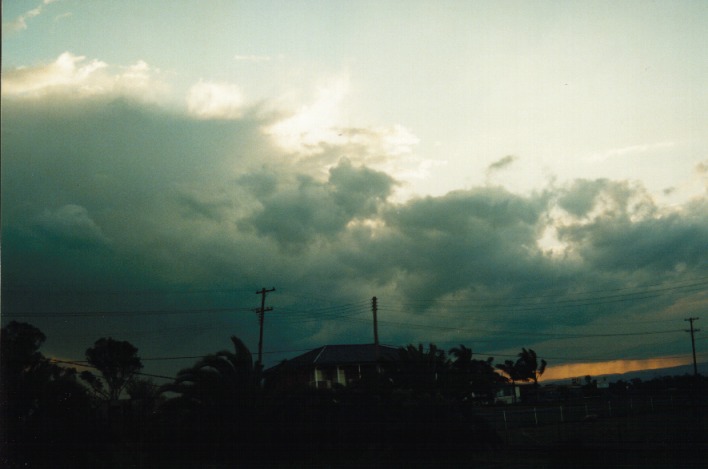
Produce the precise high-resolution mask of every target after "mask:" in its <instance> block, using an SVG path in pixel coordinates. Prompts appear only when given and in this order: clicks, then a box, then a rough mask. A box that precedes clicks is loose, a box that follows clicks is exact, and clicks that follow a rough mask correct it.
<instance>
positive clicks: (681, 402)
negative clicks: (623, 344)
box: [476, 395, 706, 435]
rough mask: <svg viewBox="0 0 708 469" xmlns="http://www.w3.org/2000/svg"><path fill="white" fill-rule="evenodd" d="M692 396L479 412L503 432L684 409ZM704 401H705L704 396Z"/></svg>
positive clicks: (609, 399) (627, 398)
mask: <svg viewBox="0 0 708 469" xmlns="http://www.w3.org/2000/svg"><path fill="white" fill-rule="evenodd" d="M691 405H692V402H691V398H690V397H688V396H677V395H658V396H653V395H637V396H623V397H595V398H586V399H582V400H574V401H564V402H558V403H539V404H537V405H509V406H495V407H485V408H480V409H479V410H478V411H477V412H476V413H477V415H479V416H481V417H483V418H485V419H486V420H487V421H488V422H489V423H491V424H492V425H493V426H494V428H495V429H496V430H497V432H498V433H499V434H500V435H504V434H507V433H508V432H509V431H512V430H517V429H525V428H530V427H543V426H549V425H559V424H566V423H572V422H583V421H594V420H598V419H607V418H612V417H626V416H631V415H640V414H648V413H661V412H672V411H677V410H679V409H681V410H685V409H686V408H687V407H689V406H691ZM701 405H702V406H705V405H706V399H705V396H704V397H703V398H702V399H701Z"/></svg>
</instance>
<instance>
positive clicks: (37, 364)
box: [0, 321, 91, 467]
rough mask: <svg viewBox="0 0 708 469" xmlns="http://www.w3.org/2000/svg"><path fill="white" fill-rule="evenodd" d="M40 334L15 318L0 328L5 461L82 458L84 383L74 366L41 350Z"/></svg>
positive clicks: (53, 463)
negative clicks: (58, 361) (56, 362)
mask: <svg viewBox="0 0 708 469" xmlns="http://www.w3.org/2000/svg"><path fill="white" fill-rule="evenodd" d="M44 340H45V335H44V334H43V333H42V332H41V331H40V330H39V329H37V328H36V327H34V326H32V325H30V324H27V323H20V322H16V321H12V322H10V323H9V324H7V325H6V326H5V327H3V328H2V332H1V334H0V462H2V463H5V464H6V465H7V466H8V467H14V466H17V467H67V466H68V467H76V466H79V465H85V464H86V462H87V459H88V454H87V453H86V452H85V451H84V447H83V445H85V444H89V443H90V438H91V436H90V435H89V434H88V432H89V426H88V408H89V405H88V403H89V400H88V395H87V392H86V388H85V387H84V386H82V385H81V384H80V383H79V382H78V381H77V380H76V370H75V369H73V368H64V367H61V366H59V365H57V364H55V363H52V361H51V360H48V359H47V358H45V357H44V355H42V353H41V352H40V351H39V348H40V346H41V345H42V343H43V342H44ZM59 455H61V456H60V459H59ZM0 465H1V464H0Z"/></svg>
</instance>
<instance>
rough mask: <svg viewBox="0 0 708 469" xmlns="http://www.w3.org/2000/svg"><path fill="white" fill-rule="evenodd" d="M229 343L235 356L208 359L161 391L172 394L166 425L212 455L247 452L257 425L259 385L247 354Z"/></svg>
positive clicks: (181, 373) (219, 354)
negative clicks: (255, 416)
mask: <svg viewBox="0 0 708 469" xmlns="http://www.w3.org/2000/svg"><path fill="white" fill-rule="evenodd" d="M231 342H232V343H233V346H234V352H231V351H228V350H222V351H219V352H217V353H215V354H211V355H207V356H205V357H204V358H202V359H200V360H199V361H197V362H196V363H195V364H194V365H193V366H192V367H190V368H185V369H183V370H180V371H179V373H178V374H177V377H176V378H175V381H174V382H173V383H170V384H167V385H164V386H162V387H161V392H162V393H165V395H168V396H169V395H173V394H176V396H174V397H171V398H169V399H168V400H167V401H166V402H165V404H164V405H163V406H162V415H163V418H164V419H165V421H166V422H170V423H169V425H170V426H175V425H176V426H178V427H179V428H180V429H181V435H180V436H181V437H182V438H183V439H184V438H186V439H187V440H188V441H187V442H186V443H188V444H189V445H193V446H196V447H201V448H211V450H212V451H215V452H216V453H215V454H217V453H218V454H222V453H230V452H234V451H240V450H243V449H245V448H249V445H248V442H249V441H250V438H251V436H252V433H253V431H254V428H253V427H254V422H255V421H256V419H255V418H254V412H255V411H256V408H257V405H256V403H255V397H256V396H257V393H258V383H257V377H256V370H255V368H254V366H253V359H252V356H251V352H250V351H249V350H248V348H247V347H246V345H245V344H244V343H243V342H242V341H241V340H240V339H239V338H237V337H231ZM170 431H171V430H170Z"/></svg>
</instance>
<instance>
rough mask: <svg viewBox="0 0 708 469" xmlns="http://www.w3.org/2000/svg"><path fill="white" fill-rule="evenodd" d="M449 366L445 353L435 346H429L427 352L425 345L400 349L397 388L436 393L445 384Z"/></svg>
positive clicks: (396, 375) (395, 380) (394, 376)
mask: <svg viewBox="0 0 708 469" xmlns="http://www.w3.org/2000/svg"><path fill="white" fill-rule="evenodd" d="M449 366H450V361H449V360H448V359H447V356H446V355H445V351H444V350H442V349H439V348H438V347H437V346H436V345H435V344H432V343H431V344H429V345H428V349H427V350H426V349H425V347H423V344H418V346H417V347H416V346H415V345H413V344H409V345H407V346H406V347H402V348H400V349H399V361H398V364H397V369H396V370H395V371H394V373H393V379H394V382H395V385H396V387H399V388H404V389H410V390H413V391H419V392H420V391H422V392H426V393H434V392H435V391H436V390H439V388H440V387H441V384H442V383H443V382H444V380H445V378H446V373H447V371H448V369H449Z"/></svg>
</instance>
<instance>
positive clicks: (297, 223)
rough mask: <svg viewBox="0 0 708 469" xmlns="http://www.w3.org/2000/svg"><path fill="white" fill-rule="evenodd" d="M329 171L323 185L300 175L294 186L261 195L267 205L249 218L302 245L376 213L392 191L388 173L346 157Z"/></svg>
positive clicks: (285, 242) (264, 230) (261, 230)
mask: <svg viewBox="0 0 708 469" xmlns="http://www.w3.org/2000/svg"><path fill="white" fill-rule="evenodd" d="M329 173H330V175H329V180H328V181H327V182H324V183H320V182H317V181H315V180H314V179H312V178H310V177H307V176H299V177H298V178H297V179H298V181H297V183H296V185H295V187H292V188H290V189H283V190H279V191H277V192H276V193H275V194H274V195H271V196H269V197H267V198H265V199H263V200H262V203H263V209H262V210H261V211H259V212H258V213H256V214H255V215H253V217H252V218H251V219H250V220H249V222H250V223H252V224H253V226H254V227H255V228H256V229H257V231H258V232H259V233H261V234H263V235H268V236H272V237H274V238H275V239H276V240H277V241H278V242H279V244H281V245H284V246H296V247H298V248H302V247H304V246H306V245H308V244H310V243H313V242H315V241H317V240H318V239H319V238H320V237H322V236H324V237H325V238H331V237H333V236H335V235H337V234H338V233H341V232H342V231H343V230H344V229H345V228H346V226H347V224H348V223H350V222H351V221H353V220H354V219H356V218H362V217H363V218H366V217H370V216H373V215H375V214H376V212H377V210H378V207H379V205H381V204H382V203H383V202H384V201H385V200H386V198H387V197H388V196H389V195H390V194H391V191H392V187H393V179H392V178H391V177H390V176H388V175H386V174H384V173H380V172H376V171H372V170H370V169H368V168H355V167H353V166H352V165H351V163H349V162H348V161H346V160H345V161H342V162H340V163H339V165H338V166H336V167H334V168H332V169H330V172H329Z"/></svg>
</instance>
